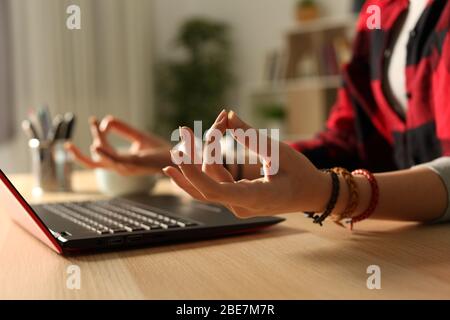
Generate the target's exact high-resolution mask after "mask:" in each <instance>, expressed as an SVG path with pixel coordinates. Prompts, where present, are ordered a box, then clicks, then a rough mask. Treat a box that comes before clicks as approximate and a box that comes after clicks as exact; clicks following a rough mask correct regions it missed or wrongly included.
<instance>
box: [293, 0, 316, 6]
mask: <svg viewBox="0 0 450 320" xmlns="http://www.w3.org/2000/svg"><path fill="white" fill-rule="evenodd" d="M315 6H316V1H315V0H299V1H297V7H299V8H310V7H315Z"/></svg>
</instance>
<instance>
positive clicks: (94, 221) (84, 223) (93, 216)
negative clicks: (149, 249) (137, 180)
mask: <svg viewBox="0 0 450 320" xmlns="http://www.w3.org/2000/svg"><path fill="white" fill-rule="evenodd" d="M42 207H43V208H44V209H46V210H47V211H48V212H50V213H53V214H55V215H57V216H59V217H61V218H64V219H66V220H69V221H71V222H73V223H75V224H77V225H79V226H81V227H83V228H84V229H86V230H89V231H91V232H95V233H97V234H118V233H126V232H137V231H148V230H164V229H174V228H187V227H193V226H196V225H197V224H196V223H195V222H192V221H188V220H187V219H180V218H174V217H170V216H168V215H165V214H162V213H158V212H155V211H152V210H149V209H145V208H142V207H138V206H135V205H133V204H129V203H127V202H122V201H117V200H116V201H96V202H80V203H59V204H50V205H43V206H42Z"/></svg>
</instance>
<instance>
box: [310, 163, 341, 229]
mask: <svg viewBox="0 0 450 320" xmlns="http://www.w3.org/2000/svg"><path fill="white" fill-rule="evenodd" d="M324 172H326V173H329V174H330V175H331V181H332V190H331V197H330V200H329V201H328V204H327V208H326V209H325V211H324V212H323V213H322V214H321V215H316V213H315V212H305V214H306V215H307V216H308V217H309V218H311V219H313V220H314V221H313V222H314V223H317V224H319V225H320V226H323V224H322V223H323V221H324V220H325V219H326V218H328V216H329V215H330V214H331V212H332V211H333V210H334V208H335V207H336V203H337V200H338V197H339V191H340V182H339V176H338V175H337V174H336V173H335V172H333V171H331V170H324Z"/></svg>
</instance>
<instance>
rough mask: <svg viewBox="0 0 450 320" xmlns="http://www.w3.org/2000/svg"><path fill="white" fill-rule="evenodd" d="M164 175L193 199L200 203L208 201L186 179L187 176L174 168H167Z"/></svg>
mask: <svg viewBox="0 0 450 320" xmlns="http://www.w3.org/2000/svg"><path fill="white" fill-rule="evenodd" d="M163 173H164V174H165V175H166V176H168V177H169V178H171V179H172V181H173V182H174V183H175V184H176V185H177V186H179V187H180V188H181V189H183V190H184V191H186V192H187V193H188V194H189V195H190V196H191V197H193V198H194V199H197V200H200V201H206V199H205V197H204V196H203V195H202V194H201V193H200V192H199V191H198V190H197V189H195V187H194V186H193V185H192V184H191V183H190V182H189V181H188V180H187V179H186V178H185V176H184V175H183V174H182V173H181V172H180V171H179V170H177V169H176V168H174V167H165V168H164V169H163Z"/></svg>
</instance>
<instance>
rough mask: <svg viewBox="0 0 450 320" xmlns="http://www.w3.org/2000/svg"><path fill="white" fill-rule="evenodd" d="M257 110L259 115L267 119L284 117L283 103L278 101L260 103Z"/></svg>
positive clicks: (282, 118) (281, 118)
mask: <svg viewBox="0 0 450 320" xmlns="http://www.w3.org/2000/svg"><path fill="white" fill-rule="evenodd" d="M258 110H259V112H260V114H261V116H262V117H263V118H265V119H267V120H284V119H285V118H286V111H285V108H284V105H283V104H281V103H278V102H271V103H266V104H262V105H261V106H260V107H259V108H258Z"/></svg>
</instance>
